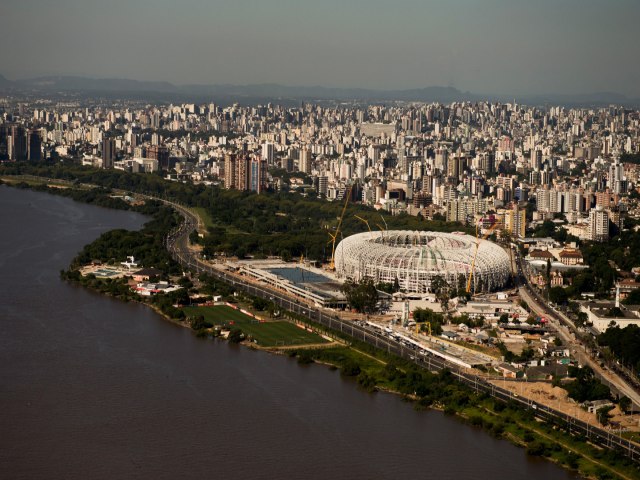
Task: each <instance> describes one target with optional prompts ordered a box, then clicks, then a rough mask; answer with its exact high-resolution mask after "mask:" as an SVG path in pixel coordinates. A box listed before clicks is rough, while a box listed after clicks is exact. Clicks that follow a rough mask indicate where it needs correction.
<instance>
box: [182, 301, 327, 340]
mask: <svg viewBox="0 0 640 480" xmlns="http://www.w3.org/2000/svg"><path fill="white" fill-rule="evenodd" d="M184 313H185V315H186V316H187V317H194V316H197V315H202V316H203V317H204V319H205V320H206V321H207V322H209V323H212V324H214V325H221V326H225V327H229V328H234V327H237V328H239V329H240V330H242V331H243V332H244V334H245V335H248V336H250V337H251V338H253V339H254V340H256V342H257V344H258V345H260V346H262V347H277V346H288V345H308V344H316V343H328V342H327V340H325V339H324V338H322V337H321V336H320V335H317V334H315V333H312V332H308V331H307V330H304V329H302V328H300V327H298V326H296V325H294V324H293V323H289V322H284V321H274V322H271V321H263V322H259V321H258V320H256V319H255V318H251V317H249V316H247V315H245V314H244V313H242V312H241V311H239V310H234V309H233V308H231V307H227V306H226V305H220V306H214V307H185V308H184Z"/></svg>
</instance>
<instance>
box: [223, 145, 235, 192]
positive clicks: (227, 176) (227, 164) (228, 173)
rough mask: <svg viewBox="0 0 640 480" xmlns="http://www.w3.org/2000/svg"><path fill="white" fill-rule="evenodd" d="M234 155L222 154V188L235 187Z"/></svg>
mask: <svg viewBox="0 0 640 480" xmlns="http://www.w3.org/2000/svg"><path fill="white" fill-rule="evenodd" d="M235 176H236V156H235V154H233V153H228V154H226V155H225V156H224V188H236V181H235Z"/></svg>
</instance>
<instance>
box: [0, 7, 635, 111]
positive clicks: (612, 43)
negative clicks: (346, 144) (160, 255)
mask: <svg viewBox="0 0 640 480" xmlns="http://www.w3.org/2000/svg"><path fill="white" fill-rule="evenodd" d="M634 12H635V13H637V14H634ZM0 14H1V15H0V16H2V17H3V18H4V19H5V23H6V25H5V34H6V35H7V36H8V37H10V38H14V39H16V41H15V44H14V46H13V47H12V49H11V51H10V52H9V51H7V50H5V51H3V53H1V54H0V61H1V64H2V72H1V73H3V74H4V75H6V76H7V77H8V78H10V79H20V78H25V77H34V76H42V75H79V76H87V77H93V78H131V79H135V80H140V81H151V80H155V81H167V82H171V83H174V84H178V85H186V84H236V85H250V84H261V83H276V84H281V85H300V86H316V85H320V86H324V87H330V88H331V87H339V88H353V87H359V88H367V89H375V90H396V89H398V90H402V89H412V88H423V87H429V86H451V87H455V88H457V89H459V90H461V91H470V92H473V93H476V94H478V95H514V96H525V95H542V94H568V93H574V94H580V93H582V94H584V93H593V92H602V91H607V92H615V93H620V94H623V95H626V96H629V97H631V98H634V97H636V98H637V97H640V87H639V86H638V85H640V82H639V80H640V65H638V64H637V62H633V61H632V59H633V58H634V52H633V49H634V40H635V39H634V31H635V30H634V25H633V22H634V19H636V18H638V15H640V5H638V4H637V3H635V2H632V1H626V0H620V1H616V2H613V3H612V4H611V3H609V4H605V3H604V2H599V1H585V2H578V1H574V0H570V1H567V2H562V4H559V5H558V4H555V3H552V2H549V1H544V2H538V3H537V4H536V5H531V4H526V3H523V2H510V3H507V2H504V1H503V0H492V1H487V2H482V4H480V3H479V2H472V1H467V0H461V1H457V2H453V3H452V4H447V5H442V4H436V3H432V2H427V3H423V2H415V1H412V0H405V1H403V2H401V3H400V4H394V5H388V4H385V3H384V2H379V1H374V2H366V3H365V2H362V1H356V2H351V3H350V4H349V5H339V4H338V3H337V2H334V1H333V0H331V1H329V2H323V3H322V4H315V3H313V4H312V3H308V2H305V3H303V4H297V3H294V2H290V1H289V0H281V1H275V0H272V1H266V2H253V1H244V2H236V3H234V4H233V5H230V4H226V3H220V2H216V3H214V4H211V3H209V2H202V1H200V0H189V1H187V2H186V3H185V2H182V3H181V4H180V5H179V6H178V5H173V4H171V3H169V2H165V1H162V2H155V3H154V4H153V5H152V4H150V3H149V2H147V1H144V0H136V1H133V2H127V3H126V4H124V3H122V4H120V3H110V4H109V5H102V4H100V3H98V2H77V1H76V0H63V1H61V2H57V4H56V5H55V7H54V6H52V5H49V4H48V3H47V2H42V1H41V0H28V1H23V2H17V1H9V2H5V5H3V6H2V7H0ZM27 24H28V25H30V27H31V28H30V29H29V34H28V35H25V33H24V30H23V26H24V25H27Z"/></svg>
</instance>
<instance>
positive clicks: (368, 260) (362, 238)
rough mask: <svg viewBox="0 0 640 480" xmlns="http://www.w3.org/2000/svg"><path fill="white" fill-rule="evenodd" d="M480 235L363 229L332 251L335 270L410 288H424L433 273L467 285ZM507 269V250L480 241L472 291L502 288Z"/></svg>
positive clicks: (345, 275) (420, 290)
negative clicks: (368, 230)
mask: <svg viewBox="0 0 640 480" xmlns="http://www.w3.org/2000/svg"><path fill="white" fill-rule="evenodd" d="M477 242H478V240H477V239H476V238H474V237H472V236H470V235H466V234H464V233H442V232H419V231H416V232H412V231H402V230H394V231H382V232H365V233H359V234H356V235H352V236H350V237H347V238H345V239H344V240H342V241H341V242H340V243H339V244H338V246H337V248H336V253H335V266H336V274H337V275H338V277H341V278H352V279H354V280H356V281H358V280H361V279H362V278H364V277H369V278H372V279H373V280H374V281H375V282H376V283H381V282H385V283H394V282H395V280H396V279H397V280H398V282H399V284H400V288H401V289H403V290H405V291H406V292H411V293H428V292H430V291H431V288H430V287H431V282H432V281H433V279H434V278H435V277H437V276H440V277H442V278H443V279H445V280H446V281H447V282H448V283H449V284H450V285H459V284H460V283H461V282H462V277H464V283H465V285H466V283H467V281H468V278H469V274H470V272H471V268H472V265H474V262H473V259H474V256H476V245H477ZM510 274H511V260H510V258H509V255H508V254H507V252H505V251H504V249H503V248H502V247H500V246H498V245H496V244H495V243H492V242H489V241H487V240H481V241H480V244H479V246H478V250H477V256H476V259H475V266H474V271H473V276H472V283H471V289H472V291H473V292H487V291H493V290H497V289H500V288H502V287H503V286H504V285H505V284H506V283H507V281H508V279H509V276H510Z"/></svg>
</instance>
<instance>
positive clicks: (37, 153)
mask: <svg viewBox="0 0 640 480" xmlns="http://www.w3.org/2000/svg"><path fill="white" fill-rule="evenodd" d="M27 159H28V160H30V161H36V162H37V161H40V160H42V141H41V140H40V132H38V131H37V130H29V133H28V134H27Z"/></svg>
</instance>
